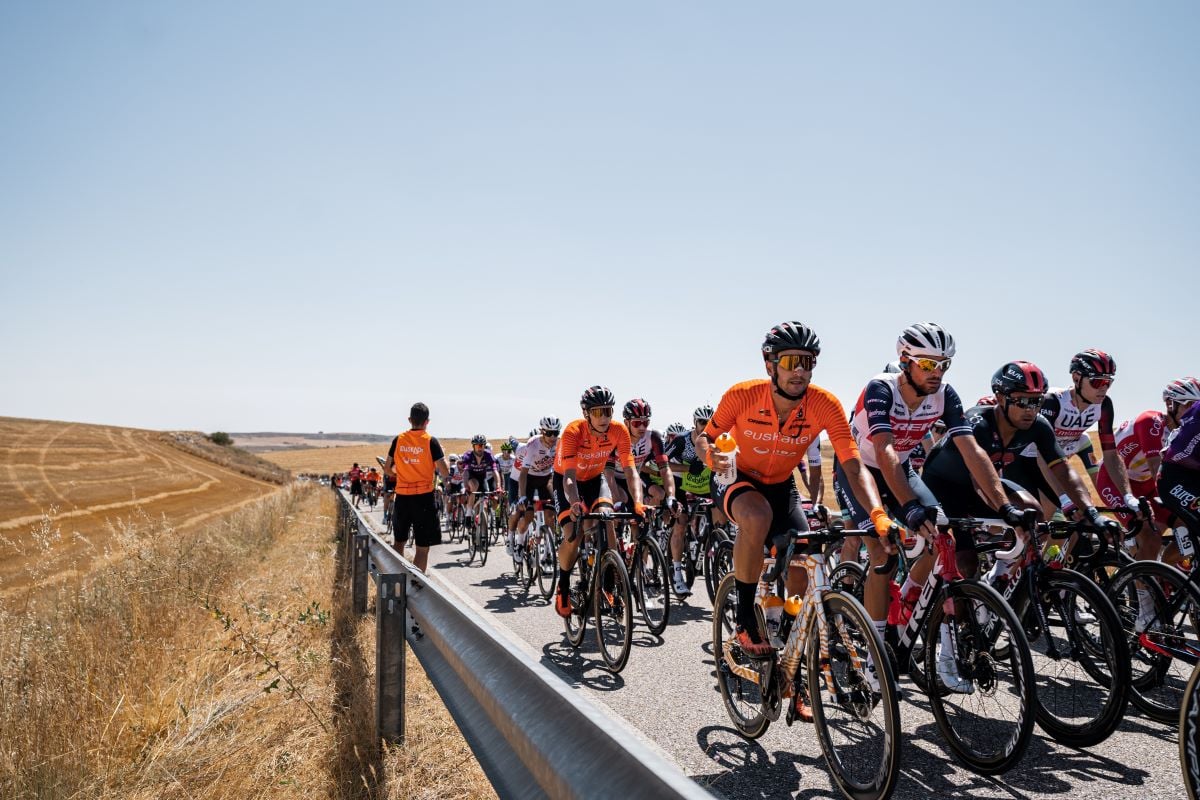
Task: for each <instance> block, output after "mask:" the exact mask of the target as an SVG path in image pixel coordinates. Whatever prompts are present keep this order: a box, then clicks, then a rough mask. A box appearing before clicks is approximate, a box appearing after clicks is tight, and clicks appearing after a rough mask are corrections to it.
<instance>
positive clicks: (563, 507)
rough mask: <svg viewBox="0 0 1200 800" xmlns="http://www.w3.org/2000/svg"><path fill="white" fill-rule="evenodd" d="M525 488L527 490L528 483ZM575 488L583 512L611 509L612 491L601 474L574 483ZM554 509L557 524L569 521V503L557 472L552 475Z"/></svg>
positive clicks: (561, 478)
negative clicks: (604, 508)
mask: <svg viewBox="0 0 1200 800" xmlns="http://www.w3.org/2000/svg"><path fill="white" fill-rule="evenodd" d="M525 488H529V483H528V481H526V483H525ZM575 488H576V490H577V491H578V492H579V499H580V501H581V502H582V503H583V509H584V511H595V510H596V508H597V507H599V506H608V507H609V508H611V507H612V490H610V489H609V488H608V481H606V480H604V474H603V473H601V474H599V475H597V476H596V477H594V478H588V479H587V480H586V481H576V482H575ZM554 508H555V510H556V511H557V512H558V521H559V523H562V522H564V521H569V520H570V517H571V503H570V501H569V500H567V492H566V489H565V488H563V476H562V475H560V474H559V473H557V472H555V473H554Z"/></svg>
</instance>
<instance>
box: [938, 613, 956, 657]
mask: <svg viewBox="0 0 1200 800" xmlns="http://www.w3.org/2000/svg"><path fill="white" fill-rule="evenodd" d="M943 658H944V659H950V660H953V659H954V643H953V642H952V641H950V625H949V624H948V623H945V622H943V623H942V651H941V652H940V653H938V659H939V660H940V659H943Z"/></svg>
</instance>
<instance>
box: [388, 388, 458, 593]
mask: <svg viewBox="0 0 1200 800" xmlns="http://www.w3.org/2000/svg"><path fill="white" fill-rule="evenodd" d="M408 422H409V424H410V425H412V429H411V430H408V431H405V432H404V433H401V434H400V435H398V436H397V437H396V438H395V439H392V446H391V447H390V448H388V457H387V463H386V464H384V465H383V471H384V472H386V473H388V474H389V475H394V476H395V477H396V499H395V501H394V502H393V504H392V532H393V534H394V535H395V537H396V549H398V550H400V551H403V550H404V543H405V542H406V541H407V540H408V531H409V528H412V532H413V539H414V540H415V541H416V545H417V554H416V556H414V557H413V563H414V564H416V565H417V569H419V570H421V571H422V572H424V571H425V567H426V565H427V564H428V563H429V548H430V547H432V546H433V545H435V544H441V543H442V526H441V523H440V522H438V516H437V508H436V507H435V506H434V504H433V482H434V470H435V469H436V470H437V472H440V473H441V475H442V480H444V481H445V482H446V483H449V482H450V465H449V464H447V463H446V456H445V454H444V453H443V452H442V445H441V444H440V443H439V442H438V440H437V439H435V438H434V437H432V436H430V435H429V434H428V433H426V432H425V426H427V425H428V424H429V407H428V406H426V405H425V404H424V403H414V404H413V407H412V411H410V412H409V415H408Z"/></svg>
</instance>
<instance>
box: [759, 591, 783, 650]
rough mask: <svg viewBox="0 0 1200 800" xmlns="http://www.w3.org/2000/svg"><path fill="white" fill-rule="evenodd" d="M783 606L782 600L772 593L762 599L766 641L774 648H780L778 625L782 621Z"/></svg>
mask: <svg viewBox="0 0 1200 800" xmlns="http://www.w3.org/2000/svg"><path fill="white" fill-rule="evenodd" d="M783 606H784V602H783V598H782V597H780V596H779V595H777V594H775V593H773V592H772V593H771V594H768V595H767V596H766V597H764V598H763V599H762V610H763V617H765V618H766V621H767V641H769V642H770V643H771V644H772V645H774V646H775V647H779V646H780V642H779V625H780V623H781V622H782V621H783Z"/></svg>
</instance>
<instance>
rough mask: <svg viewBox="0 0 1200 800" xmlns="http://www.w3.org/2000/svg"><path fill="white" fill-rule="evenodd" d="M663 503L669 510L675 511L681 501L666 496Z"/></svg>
mask: <svg viewBox="0 0 1200 800" xmlns="http://www.w3.org/2000/svg"><path fill="white" fill-rule="evenodd" d="M662 505H663V508H665V509H666V510H667V511H674V510H675V508H676V507H677V506H678V505H679V502H678V501H677V500H676V499H675V498H674V497H664V498H663V501H662Z"/></svg>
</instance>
